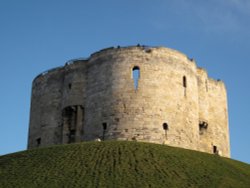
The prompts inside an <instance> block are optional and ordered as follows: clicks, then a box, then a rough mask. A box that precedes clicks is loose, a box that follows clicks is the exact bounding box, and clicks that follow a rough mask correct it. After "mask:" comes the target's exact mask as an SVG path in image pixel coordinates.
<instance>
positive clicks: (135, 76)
mask: <svg viewBox="0 0 250 188" xmlns="http://www.w3.org/2000/svg"><path fill="white" fill-rule="evenodd" d="M132 70H133V80H134V88H135V90H137V89H138V82H139V79H140V68H139V67H138V66H135V67H134V68H133V69H132Z"/></svg>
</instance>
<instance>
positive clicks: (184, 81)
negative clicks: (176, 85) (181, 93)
mask: <svg viewBox="0 0 250 188" xmlns="http://www.w3.org/2000/svg"><path fill="white" fill-rule="evenodd" d="M183 87H185V88H186V87H187V78H186V76H183Z"/></svg>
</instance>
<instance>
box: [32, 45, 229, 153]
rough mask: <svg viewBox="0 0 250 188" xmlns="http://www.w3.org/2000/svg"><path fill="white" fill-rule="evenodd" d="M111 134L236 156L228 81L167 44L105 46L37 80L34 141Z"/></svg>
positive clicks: (77, 139)
mask: <svg viewBox="0 0 250 188" xmlns="http://www.w3.org/2000/svg"><path fill="white" fill-rule="evenodd" d="M135 67H136V68H139V71H140V77H139V80H138V88H137V89H135V87H134V79H133V69H134V68H135ZM164 123H165V124H164ZM109 139H116V140H136V141H145V142H154V143H159V144H168V145H172V146H177V147H182V148H188V149H193V150H199V151H204V152H208V153H219V154H221V155H222V156H227V157H230V146H229V130H228V114H227V94H226V89H225V86H224V83H223V82H221V81H215V80H212V79H210V78H208V76H207V72H206V71H205V70H204V69H201V68H198V67H197V66H196V63H195V62H194V61H193V60H189V59H188V58H187V56H185V55H184V54H182V53H180V52H178V51H175V50H171V49H168V48H164V47H152V48H149V47H126V48H110V49H104V50H102V51H100V52H97V53H94V54H92V55H91V56H90V57H89V59H87V60H74V61H72V62H71V63H69V64H66V65H65V66H64V67H61V68H57V69H53V70H51V71H48V72H46V73H43V74H41V75H39V76H37V77H36V78H35V79H34V81H33V87H32V102H31V114H30V128H29V141H28V148H34V147H38V146H48V145H53V144H62V143H71V142H80V141H85V140H86V141H88V140H109Z"/></svg>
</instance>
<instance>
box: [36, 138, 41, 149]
mask: <svg viewBox="0 0 250 188" xmlns="http://www.w3.org/2000/svg"><path fill="white" fill-rule="evenodd" d="M40 145H41V138H37V139H36V146H37V147H39V146H40Z"/></svg>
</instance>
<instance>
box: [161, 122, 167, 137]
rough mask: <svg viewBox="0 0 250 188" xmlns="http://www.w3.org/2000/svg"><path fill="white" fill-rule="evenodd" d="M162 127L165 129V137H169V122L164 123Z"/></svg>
mask: <svg viewBox="0 0 250 188" xmlns="http://www.w3.org/2000/svg"><path fill="white" fill-rule="evenodd" d="M162 128H163V129H164V131H165V139H167V138H168V134H167V132H168V124H167V123H163V124H162Z"/></svg>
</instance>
